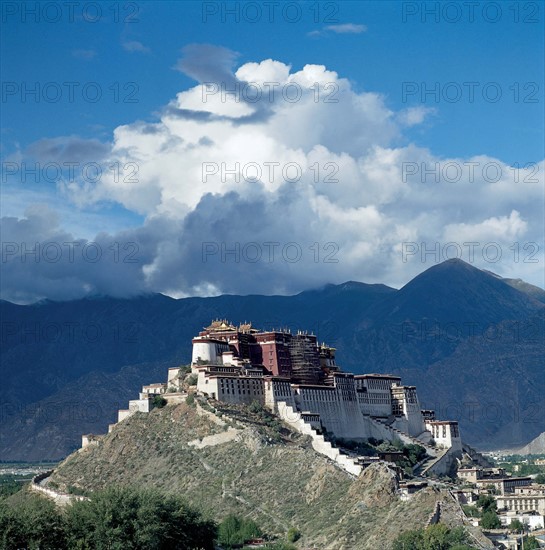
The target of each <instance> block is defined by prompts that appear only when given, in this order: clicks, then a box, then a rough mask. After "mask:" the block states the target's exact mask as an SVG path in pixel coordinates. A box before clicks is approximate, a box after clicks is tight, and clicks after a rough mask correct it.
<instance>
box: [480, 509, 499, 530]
mask: <svg viewBox="0 0 545 550" xmlns="http://www.w3.org/2000/svg"><path fill="white" fill-rule="evenodd" d="M480 525H481V527H482V528H483V529H499V528H500V527H501V521H500V518H499V517H498V514H496V512H494V510H488V511H487V512H483V516H482V518H481V523H480Z"/></svg>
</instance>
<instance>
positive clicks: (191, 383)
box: [185, 374, 198, 386]
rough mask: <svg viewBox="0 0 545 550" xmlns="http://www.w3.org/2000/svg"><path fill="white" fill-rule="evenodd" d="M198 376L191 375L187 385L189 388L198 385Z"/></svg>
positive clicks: (187, 379)
mask: <svg viewBox="0 0 545 550" xmlns="http://www.w3.org/2000/svg"><path fill="white" fill-rule="evenodd" d="M197 379H198V377H197V375H196V374H190V375H189V376H188V377H187V378H186V380H185V381H186V383H187V385H188V386H196V385H197Z"/></svg>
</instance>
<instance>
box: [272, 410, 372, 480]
mask: <svg viewBox="0 0 545 550" xmlns="http://www.w3.org/2000/svg"><path fill="white" fill-rule="evenodd" d="M277 406H278V414H279V416H280V418H282V420H284V421H285V422H286V423H287V424H289V425H290V426H291V427H292V428H293V429H294V430H296V431H298V432H300V433H303V434H305V435H309V436H310V437H311V438H312V448H313V449H314V450H315V451H316V452H318V453H320V454H323V455H325V456H327V457H328V458H329V459H330V460H332V461H333V462H335V463H336V464H337V465H338V466H339V467H341V468H342V469H343V470H345V471H346V472H348V473H349V474H352V475H355V476H358V475H360V473H361V472H362V467H361V466H360V465H359V464H357V463H355V462H354V460H353V459H351V458H350V457H348V456H346V455H342V454H341V453H340V451H339V449H337V448H335V447H333V446H332V445H331V443H330V442H329V441H326V440H325V438H324V436H323V435H321V434H319V433H317V431H316V430H315V429H314V428H313V427H312V426H311V425H310V424H309V423H307V422H305V421H304V420H303V418H302V416H301V414H300V413H299V412H297V411H296V410H294V408H293V407H291V406H290V405H288V404H287V403H285V402H282V401H281V402H279V403H278V405H277Z"/></svg>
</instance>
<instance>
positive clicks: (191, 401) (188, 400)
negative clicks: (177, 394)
mask: <svg viewBox="0 0 545 550" xmlns="http://www.w3.org/2000/svg"><path fill="white" fill-rule="evenodd" d="M185 402H186V403H187V404H188V405H189V406H190V407H194V406H195V396H194V395H193V394H192V393H190V394H189V395H188V396H187V397H186V398H185Z"/></svg>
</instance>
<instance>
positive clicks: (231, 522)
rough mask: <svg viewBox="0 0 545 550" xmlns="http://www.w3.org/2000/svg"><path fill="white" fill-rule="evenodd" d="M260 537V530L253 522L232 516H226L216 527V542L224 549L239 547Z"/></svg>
mask: <svg viewBox="0 0 545 550" xmlns="http://www.w3.org/2000/svg"><path fill="white" fill-rule="evenodd" d="M260 536H261V529H260V528H259V526H258V525H257V523H256V522H255V521H253V520H251V519H245V518H240V517H238V516H235V515H233V514H230V515H228V516H227V517H226V518H225V519H224V520H223V521H222V522H221V523H220V524H219V527H218V542H219V543H220V544H221V545H222V546H224V547H225V548H233V547H235V546H239V545H241V544H244V543H245V542H246V541H247V540H250V539H253V538H256V537H260Z"/></svg>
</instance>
